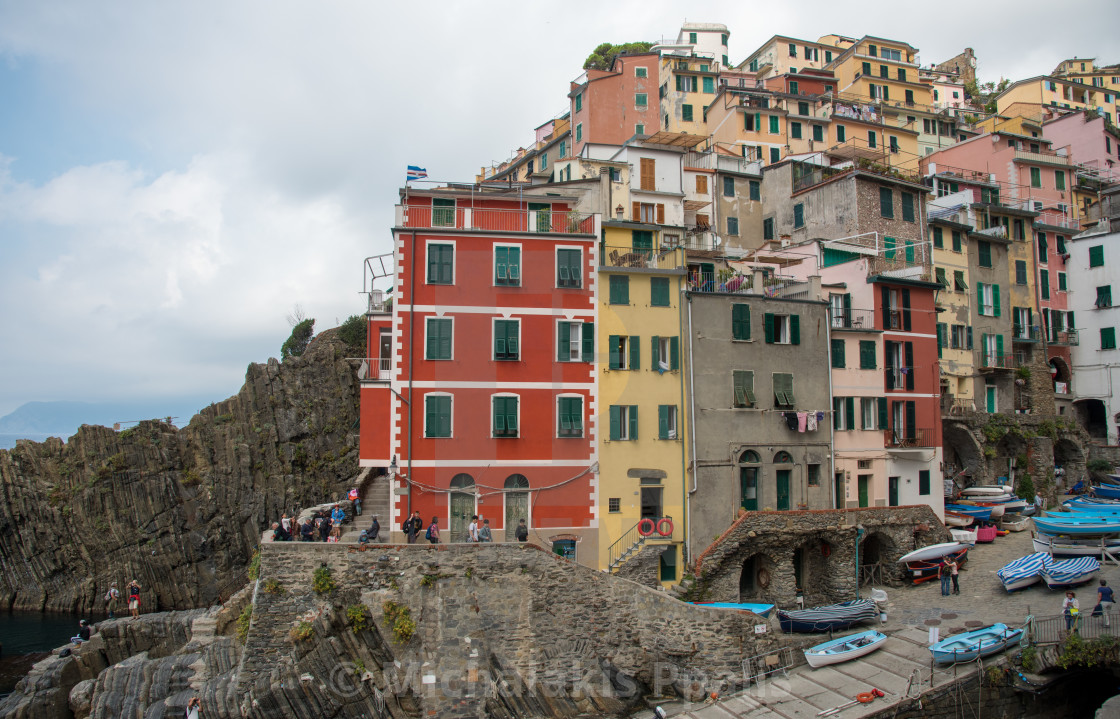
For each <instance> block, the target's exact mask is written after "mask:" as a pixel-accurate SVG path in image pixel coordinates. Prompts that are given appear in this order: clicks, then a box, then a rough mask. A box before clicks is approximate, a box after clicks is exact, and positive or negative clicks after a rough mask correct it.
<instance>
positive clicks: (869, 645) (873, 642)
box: [805, 629, 887, 669]
mask: <svg viewBox="0 0 1120 719" xmlns="http://www.w3.org/2000/svg"><path fill="white" fill-rule="evenodd" d="M885 641H887V635H886V634H883V633H882V632H877V631H875V630H874V629H868V630H867V631H866V632H860V633H858V634H849V635H847V636H844V637H837V638H836V639H833V640H831V641H828V642H824V643H822V644H818V645H816V646H815V647H810V648H809V649H806V650H805V661H807V662H809V666H811V667H813V668H814V669H816V668H817V667H824V666H828V665H829V664H839V663H840V662H846V661H849V660H851V659H856V658H858V657H863V656H866V655H868V654H870V653H871V652H873V651H875V650H876V649H879V648H881V647H882V646H883V642H885Z"/></svg>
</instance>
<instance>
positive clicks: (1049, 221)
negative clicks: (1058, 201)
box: [1034, 210, 1081, 232]
mask: <svg viewBox="0 0 1120 719" xmlns="http://www.w3.org/2000/svg"><path fill="white" fill-rule="evenodd" d="M1034 224H1035V226H1038V225H1050V226H1051V227H1063V228H1065V229H1067V230H1070V231H1071V232H1081V223H1080V222H1078V221H1077V220H1074V219H1072V218H1069V217H1066V216H1065V213H1062V212H1056V211H1054V210H1043V211H1042V213H1041V214H1039V216H1038V217H1036V218H1035V220H1034Z"/></svg>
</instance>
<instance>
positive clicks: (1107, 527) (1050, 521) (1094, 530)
mask: <svg viewBox="0 0 1120 719" xmlns="http://www.w3.org/2000/svg"><path fill="white" fill-rule="evenodd" d="M1031 521H1032V522H1034V526H1035V528H1036V529H1038V531H1040V532H1043V533H1045V534H1069V535H1078V536H1094V535H1096V536H1100V535H1108V534H1120V517H1117V518H1116V519H1114V520H1108V521H1092V520H1084V519H1066V518H1065V517H1045V518H1044V517H1031Z"/></svg>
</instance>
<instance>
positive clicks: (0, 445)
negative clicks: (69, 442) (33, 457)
mask: <svg viewBox="0 0 1120 719" xmlns="http://www.w3.org/2000/svg"><path fill="white" fill-rule="evenodd" d="M58 436H59V435H58V434H43V433H40V432H24V433H23V434H0V449H11V448H12V447H15V446H16V440H18V439H30V440H32V441H35V442H43V441H45V440H46V439H47V437H58ZM65 440H66V438H65V437H63V441H65Z"/></svg>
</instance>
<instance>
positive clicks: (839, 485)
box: [836, 472, 844, 509]
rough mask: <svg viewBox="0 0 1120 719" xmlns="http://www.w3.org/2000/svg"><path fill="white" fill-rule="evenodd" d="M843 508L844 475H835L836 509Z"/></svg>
mask: <svg viewBox="0 0 1120 719" xmlns="http://www.w3.org/2000/svg"><path fill="white" fill-rule="evenodd" d="M843 508H844V473H843V472H837V473H836V509H843Z"/></svg>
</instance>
